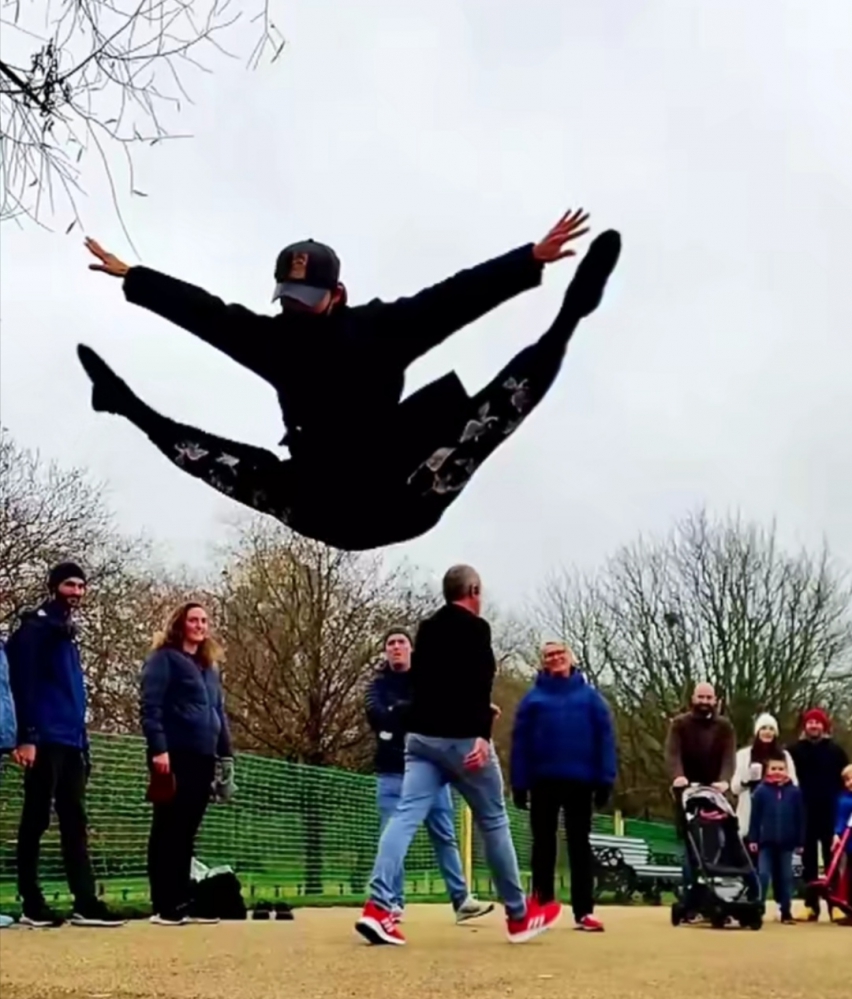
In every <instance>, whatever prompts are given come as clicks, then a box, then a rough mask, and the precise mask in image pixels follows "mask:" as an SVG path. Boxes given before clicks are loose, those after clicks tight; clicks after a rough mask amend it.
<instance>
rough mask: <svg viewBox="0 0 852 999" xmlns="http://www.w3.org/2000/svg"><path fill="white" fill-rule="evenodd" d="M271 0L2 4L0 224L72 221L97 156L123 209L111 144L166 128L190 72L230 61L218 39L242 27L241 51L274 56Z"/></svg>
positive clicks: (148, 137)
mask: <svg viewBox="0 0 852 999" xmlns="http://www.w3.org/2000/svg"><path fill="white" fill-rule="evenodd" d="M269 4H270V0H240V2H238V3H232V2H231V0H36V2H34V3H32V4H28V5H26V6H25V7H22V5H21V4H20V0H0V12H2V16H0V25H2V38H3V48H2V54H0V221H7V220H11V219H17V220H19V221H20V220H22V219H29V220H31V221H34V222H36V223H38V224H42V223H43V219H44V217H45V216H47V215H53V214H54V213H55V212H56V211H58V210H59V205H58V204H57V201H56V196H57V195H59V194H61V195H62V202H63V208H62V210H63V211H67V212H68V213H69V216H70V225H69V226H68V229H67V230H66V231H68V232H70V230H71V229H72V228H73V227H74V225H76V224H78V223H79V214H78V210H77V198H78V196H79V194H80V193H82V192H81V189H80V177H81V170H82V168H83V166H84V161H85V159H86V156H87V154H89V153H92V152H94V153H95V155H96V159H97V160H98V161H99V164H100V166H101V167H102V169H103V171H104V174H105V179H106V181H107V184H108V186H109V188H110V190H111V192H112V197H113V201H114V203H115V205H116V208H117V209H118V210H119V215H120V197H119V194H118V185H117V184H116V182H115V180H114V177H113V173H112V168H111V165H110V159H109V147H118V148H120V149H121V150H122V151H123V153H124V154H125V157H126V162H127V165H128V179H129V189H130V192H131V193H132V194H136V195H142V194H143V192H141V191H139V190H138V189H137V188H136V187H135V183H134V180H133V169H132V160H131V158H130V157H131V151H132V149H133V147H134V146H137V145H140V144H145V143H147V144H149V145H156V144H157V143H159V142H161V141H163V140H165V139H174V138H185V137H186V136H179V135H176V134H174V133H173V132H172V131H171V129H170V128H169V126H168V124H167V122H166V121H165V120H164V115H167V114H171V113H175V112H179V111H180V108H181V103H182V102H184V101H189V96H188V93H187V90H186V89H185V87H184V84H183V77H184V74H185V72H186V71H187V70H192V71H196V72H197V71H201V72H209V70H208V69H207V67H206V66H205V64H204V63H203V62H202V60H203V59H204V58H205V57H206V56H207V55H220V56H225V57H228V58H234V56H233V55H232V54H231V53H229V52H227V51H226V50H225V48H224V46H223V44H222V42H223V39H225V38H231V37H234V38H236V37H238V36H240V35H241V34H242V33H243V31H242V25H245V26H246V31H248V33H249V35H250V37H251V39H252V41H251V54H250V56H249V58H248V64H249V66H250V67H252V68H255V67H256V66H257V65H258V64H259V62H260V60H261V59H263V58H264V57H265V56H269V57H270V58H271V59H272V60H273V61H274V60H275V59H277V58H278V56H279V55H280V54H281V51H282V49H283V47H284V39H283V37H282V35H281V33H280V32H279V30H278V28H277V27H276V25H275V23H274V20H273V18H272V17H271V14H270V9H269Z"/></svg>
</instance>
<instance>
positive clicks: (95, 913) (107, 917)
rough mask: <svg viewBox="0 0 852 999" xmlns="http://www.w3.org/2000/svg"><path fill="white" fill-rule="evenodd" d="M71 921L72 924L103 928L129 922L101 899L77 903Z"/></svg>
mask: <svg viewBox="0 0 852 999" xmlns="http://www.w3.org/2000/svg"><path fill="white" fill-rule="evenodd" d="M70 921H71V925H72V926H100V927H103V928H111V927H115V926H124V924H125V923H126V922H127V920H126V919H122V918H121V916H116V915H115V913H113V912H110V911H109V909H108V908H107V907H106V906H105V905H104V903H103V902H101V900H100V899H93V900H92V901H91V902H87V903H86V904H85V905H75V906H74V912H73V913H72V915H71V920H70Z"/></svg>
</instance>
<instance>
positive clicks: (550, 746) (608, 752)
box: [511, 642, 617, 933]
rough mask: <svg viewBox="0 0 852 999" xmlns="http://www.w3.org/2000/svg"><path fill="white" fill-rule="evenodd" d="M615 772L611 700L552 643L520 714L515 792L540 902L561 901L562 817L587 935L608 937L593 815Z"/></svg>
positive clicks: (574, 901) (577, 911)
mask: <svg viewBox="0 0 852 999" xmlns="http://www.w3.org/2000/svg"><path fill="white" fill-rule="evenodd" d="M616 773H617V761H616V748H615V731H614V728H613V722H612V716H611V714H610V710H609V707H608V706H607V703H606V701H605V700H604V699H603V697H602V696H601V695H600V694H599V693H598V691H597V690H595V688H594V687H592V686H591V685H590V684H589V683H587V682H586V678H585V677H584V676H583V674H582V673H581V672H580V670H579V669H577V661H576V659H575V658H574V654H573V652H572V651H571V650H570V649H569V648H568V647H567V646H565V645H563V644H562V643H561V642H548V643H547V644H546V645H545V646H544V649H543V650H542V669H541V672H540V673H539V675H538V678H537V679H536V683H535V686H534V687H533V689H532V690H530V691H529V692H528V693H527V694H526V695H525V696H524V698H523V700H522V701H521V703H520V704H519V705H518V711H517V714H516V715H515V727H514V732H513V737H512V757H511V782H512V791H513V797H514V800H515V804H516V805H517V807H518V808H521V809H526V808H527V807H529V809H530V825H531V828H532V837H533V849H532V874H533V893H534V894H535V896H536V897H537V898H538V900H539V902H542V903H544V902H549V901H550V900H551V899H553V897H554V894H555V890H554V889H555V886H554V876H555V872H556V836H557V832H558V828H559V813H560V812H563V813H564V816H565V830H566V833H567V838H568V859H569V863H570V865H571V907H572V909H573V910H574V920H575V923H576V927H577V929H578V930H585V931H587V932H598V933H599V932H601V931H602V930H603V923H601V922H600V920H598V919H595V917H594V915H593V912H594V897H593V873H592V850H591V844H590V841H589V837H590V835H591V831H592V811H593V808H594V806H595V805H597V807H599V808H602V807H603V806H604V805H605V804H606V802H607V800H608V799H609V796H610V794H611V793H612V788H613V785H614V784H615V778H616Z"/></svg>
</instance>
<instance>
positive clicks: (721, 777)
mask: <svg viewBox="0 0 852 999" xmlns="http://www.w3.org/2000/svg"><path fill="white" fill-rule="evenodd" d="M736 753H737V739H736V733H735V732H734V726H733V725H732V724H731V723H730V721H728V719H727V718H723V717H721V715H719V713H718V699H717V697H716V690H715V688H714V687H713V684H712V683H699V684H696V687H695V690H694V691H693V693H692V703H691V706H690V710H689V711H686V712H684V713H683V714H680V715H677V717H676V718H674V719H673V720H672V722H671V725H670V726H669V733H668V738H667V739H666V763H667V765H668V769H669V773H670V774H671V778H672V786H673V787H674V789H675V791H676V792H682V791H683V790H684V788H686V787H687V786H688V785H689V784H703V785H705V786H708V785H709V786H710V787H714V788H716V790H717V791H721V792H722V793H723V794H724V793H725V792H726V791H727V790H728V788H729V787H730V783H731V778H732V777H733V774H734V768H735V765H736ZM683 880H684V887H686V886H687V885H689V884H690V883H691V881H692V865H691V864H690V862H689V850H688V849H687V848H686V847H684V855H683ZM687 908H688V904H687Z"/></svg>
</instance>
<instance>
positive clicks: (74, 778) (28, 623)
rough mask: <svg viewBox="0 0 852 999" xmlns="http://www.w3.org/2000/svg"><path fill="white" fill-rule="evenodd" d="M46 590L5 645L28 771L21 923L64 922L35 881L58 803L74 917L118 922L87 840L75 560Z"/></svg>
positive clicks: (79, 587) (21, 834)
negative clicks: (99, 888)
mask: <svg viewBox="0 0 852 999" xmlns="http://www.w3.org/2000/svg"><path fill="white" fill-rule="evenodd" d="M48 590H49V593H50V599H49V600H47V601H46V602H45V603H43V604H42V605H41V606H40V607H39V608H38V609H37V610H35V611H31V612H28V613H25V614H23V615H22V617H21V622H20V624H19V625H18V628H17V629H16V630H15V631H14V632H13V633H12V635H11V636H10V638H9V643H8V646H7V649H6V652H7V655H8V657H9V669H10V678H11V683H12V692H13V695H14V698H15V708H16V711H17V719H18V747H17V750H16V757H17V759H18V762H19V763H21V765H22V766H24V767H25V768H26V774H25V777H24V807H23V810H22V813H21V824H20V828H19V829H18V855H17V859H18V892H19V894H20V896H21V899H22V903H23V913H22V915H21V922H22V923H23V924H24V925H28V926H37V927H46V926H58V925H60V924H61V922H62V920H61V919H60V918H59V917H58V916H57V915H56V913H54V912H53V911H52V910H51V909H50V908H49V907H48V906H47V904H46V902H45V900H44V896H43V895H42V892H41V889H40V887H39V880H38V860H39V848H40V844H41V838H42V836H43V835H44V833H45V832H46V831H47V828H48V826H49V825H50V810H51V805H55V807H56V815H57V817H58V819H59V834H60V837H61V841H62V858H63V861H64V864H65V875H66V877H67V878H68V887H69V888H70V889H71V892H72V894H73V896H74V911H73V915H72V917H71V922H72V923H74V924H75V925H79V926H119V925H121V924H122V922H123V920H120V919H117V918H116V917H114V916H113V915H112V914H111V913H110V912H109V911H108V910H107V908H106V907H105V906H104V905H103V903H102V902H101V901H100V900H99V899H98V898H97V894H96V889H95V878H94V874H93V873H92V865H91V861H90V859H89V850H88V843H87V829H86V812H85V804H84V803H85V794H86V783H87V781H88V776H89V740H88V735H87V733H86V688H85V683H84V680H83V670H82V667H81V665H80V650H79V647H78V645H77V636H76V628H75V624H74V611H75V610H76V609H77V608H78V607H79V605H80V603H81V601H82V599H83V595H84V594H85V592H86V577H85V574H84V573H83V570H82V569H81V568H80V567H79V566H78V565H76V564H75V563H73V562H63V563H61V564H60V565H57V566H55V567H54V568H53V569H52V570H51V572H50V576H49V578H48Z"/></svg>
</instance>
